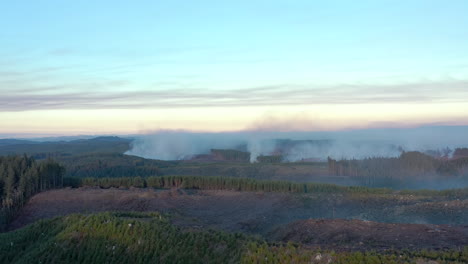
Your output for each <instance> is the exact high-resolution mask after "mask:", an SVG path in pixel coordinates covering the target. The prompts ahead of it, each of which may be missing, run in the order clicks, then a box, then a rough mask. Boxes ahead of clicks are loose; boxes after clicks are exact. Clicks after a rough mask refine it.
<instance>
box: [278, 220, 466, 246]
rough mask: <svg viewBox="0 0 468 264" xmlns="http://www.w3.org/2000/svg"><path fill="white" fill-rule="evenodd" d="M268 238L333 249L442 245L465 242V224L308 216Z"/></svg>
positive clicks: (459, 244) (458, 244)
mask: <svg viewBox="0 0 468 264" xmlns="http://www.w3.org/2000/svg"><path fill="white" fill-rule="evenodd" d="M270 238H271V239H274V240H280V241H284V242H286V241H294V242H300V243H303V244H306V245H309V246H314V247H317V246H320V247H331V248H334V249H337V248H338V249H367V250H389V249H421V248H430V249H446V248H457V247H460V246H463V245H468V225H465V226H449V225H427V224H391V223H377V222H371V221H362V220H346V219H327V220H324V219H308V220H300V221H296V222H293V223H290V224H288V225H286V226H283V227H280V228H278V229H277V230H275V231H273V232H272V233H271V235H270Z"/></svg>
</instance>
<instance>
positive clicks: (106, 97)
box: [0, 80, 468, 111]
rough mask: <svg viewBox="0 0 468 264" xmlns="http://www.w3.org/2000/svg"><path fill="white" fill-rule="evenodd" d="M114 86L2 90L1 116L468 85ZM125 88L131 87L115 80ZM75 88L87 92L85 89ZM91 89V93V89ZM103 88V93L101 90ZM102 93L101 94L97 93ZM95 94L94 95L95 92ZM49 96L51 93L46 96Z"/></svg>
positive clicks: (405, 96) (417, 93)
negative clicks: (19, 113)
mask: <svg viewBox="0 0 468 264" xmlns="http://www.w3.org/2000/svg"><path fill="white" fill-rule="evenodd" d="M114 83H115V82H109V81H107V82H101V83H99V82H96V83H93V82H90V83H82V84H69V85H60V84H58V85H54V86H51V85H48V86H47V85H46V86H40V87H35V88H29V89H26V87H23V89H13V88H8V86H7V87H6V88H1V89H2V90H3V91H2V96H1V97H0V111H27V110H48V109H126V108H132V109H134V108H140V109H145V108H153V109H157V108H192V107H243V106H281V105H282V106H288V105H322V104H375V103H379V104H385V103H412V104H414V103H457V102H458V103H460V102H466V101H467V100H468V81H465V80H451V81H446V82H442V81H440V82H420V83H412V84H395V85H341V86H327V87H317V86H306V85H287V84H284V85H272V86H262V87H253V88H249V89H232V90H211V89H205V90H201V89H199V90H194V89H183V88H177V89H160V88H154V89H150V90H137V91H130V90H128V89H127V90H120V91H112V90H111V88H112V86H113V85H114ZM118 83H124V84H126V85H127V86H129V85H128V84H129V83H130V82H128V81H125V80H120V81H119V82H118ZM80 87H87V88H86V89H83V88H80ZM93 87H95V89H94V90H93V89H91V88H93ZM102 88H106V89H102ZM101 89H102V90H101ZM96 90H98V91H96ZM51 91H53V92H51Z"/></svg>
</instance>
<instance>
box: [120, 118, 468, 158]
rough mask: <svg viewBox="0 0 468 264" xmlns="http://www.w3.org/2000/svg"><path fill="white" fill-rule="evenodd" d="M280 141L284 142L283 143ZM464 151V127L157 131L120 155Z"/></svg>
mask: <svg viewBox="0 0 468 264" xmlns="http://www.w3.org/2000/svg"><path fill="white" fill-rule="evenodd" d="M285 142H286V143H285ZM458 147H468V127H467V126H425V127H419V128H392V129H366V130H352V131H334V132H271V131H269V132H267V131H243V132H226V133H196V132H188V131H158V132H155V133H151V134H147V135H141V136H138V137H136V138H135V140H134V142H133V144H132V148H131V149H130V150H129V151H128V152H127V153H126V154H128V155H135V156H140V157H144V158H151V159H161V160H182V159H190V158H191V157H193V156H195V155H198V154H208V153H210V150H211V149H236V150H242V151H248V152H250V153H251V162H255V161H256V160H257V157H258V156H260V155H275V154H278V152H280V154H281V155H282V156H283V158H284V160H286V161H300V160H304V159H315V160H317V159H318V160H325V159H326V158H327V157H332V158H335V159H352V158H356V159H362V158H367V157H397V156H399V155H400V154H401V152H402V151H427V150H442V149H447V148H449V149H452V150H453V149H455V148H458Z"/></svg>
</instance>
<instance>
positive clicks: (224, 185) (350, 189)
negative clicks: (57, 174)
mask: <svg viewBox="0 0 468 264" xmlns="http://www.w3.org/2000/svg"><path fill="white" fill-rule="evenodd" d="M64 186H70V187H74V188H77V187H84V186H90V187H100V188H120V187H123V188H130V187H136V188H161V189H170V188H181V189H200V190H232V191H251V192H285V193H329V194H335V193H341V194H345V193H351V194H353V193H355V194H392V193H394V192H395V191H394V190H391V189H387V188H369V187H364V186H339V185H335V184H327V183H299V182H288V181H270V180H256V179H252V178H237V177H203V176H151V177H120V178H115V177H107V178H70V177H66V178H64ZM397 192H398V193H400V194H408V195H409V194H411V195H422V196H444V197H449V198H458V199H466V197H468V188H462V189H449V190H441V191H437V190H401V191H397Z"/></svg>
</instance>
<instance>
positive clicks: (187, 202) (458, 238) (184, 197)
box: [10, 188, 468, 249]
mask: <svg viewBox="0 0 468 264" xmlns="http://www.w3.org/2000/svg"><path fill="white" fill-rule="evenodd" d="M467 209H468V200H444V199H442V198H437V199H436V198H428V197H414V196H403V195H397V196H395V195H388V196H381V195H380V196H379V195H374V196H372V195H367V196H361V195H350V196H346V195H331V194H307V195H298V194H287V193H256V192H237V191H200V190H182V189H171V190H155V189H139V188H130V189H120V188H111V189H100V188H78V189H71V188H67V189H58V190H50V191H47V192H43V193H39V194H37V195H35V196H34V197H32V198H31V199H30V200H29V202H28V203H27V204H26V206H24V207H23V208H22V209H21V211H20V213H19V215H18V217H17V218H16V219H15V220H14V221H13V222H12V223H11V225H10V230H13V229H16V228H19V227H22V226H24V225H27V224H30V223H33V222H35V221H37V220H40V219H45V218H52V217H56V216H62V215H67V214H71V213H95V212H103V211H160V212H167V213H170V214H171V216H172V219H173V220H172V221H173V223H174V224H177V225H179V226H182V227H185V228H191V229H206V228H215V229H223V230H226V231H234V232H244V233H250V234H260V235H263V236H265V237H267V238H268V239H272V240H281V241H289V240H291V241H298V242H304V243H306V244H309V245H311V246H314V245H315V246H317V245H321V246H322V247H326V246H327V245H328V246H330V247H334V248H336V247H337V246H339V245H341V246H342V247H344V248H351V249H352V248H372V249H386V248H432V249H436V248H453V247H459V246H463V245H468V225H467V224H468V210H467ZM331 218H333V219H331ZM314 219H315V220H314ZM320 219H321V220H320ZM345 219H348V220H345ZM353 219H354V220H353ZM357 219H360V220H357ZM368 220H372V221H377V222H387V223H375V222H371V221H368ZM398 223H400V224H398Z"/></svg>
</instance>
